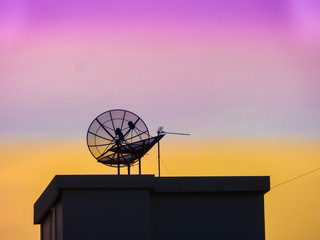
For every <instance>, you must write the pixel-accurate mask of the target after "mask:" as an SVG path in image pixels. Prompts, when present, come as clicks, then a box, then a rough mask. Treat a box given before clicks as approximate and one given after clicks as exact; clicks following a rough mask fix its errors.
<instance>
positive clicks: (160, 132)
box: [157, 127, 190, 177]
mask: <svg viewBox="0 0 320 240" xmlns="http://www.w3.org/2000/svg"><path fill="white" fill-rule="evenodd" d="M157 134H158V136H160V135H161V134H172V135H183V136H190V134H189V133H176V132H166V131H163V127H159V128H158V131H157ZM158 171H159V177H160V141H159V142H158Z"/></svg>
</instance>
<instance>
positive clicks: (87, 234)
mask: <svg viewBox="0 0 320 240" xmlns="http://www.w3.org/2000/svg"><path fill="white" fill-rule="evenodd" d="M62 202H63V222H64V226H63V227H64V228H63V239H77V240H82V239H83V240H88V239H101V240H102V239H103V240H105V239H108V238H109V237H110V239H141V240H147V239H150V233H149V229H150V222H149V209H150V206H149V204H150V199H149V191H147V190H140V189H138V190H131V189H118V190H114V189H108V190H99V189H98V190H97V189H96V190H94V189H83V190H75V189H70V190H69V189H67V190H64V191H63V196H62Z"/></svg>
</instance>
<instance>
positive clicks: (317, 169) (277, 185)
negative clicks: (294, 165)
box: [271, 168, 320, 188]
mask: <svg viewBox="0 0 320 240" xmlns="http://www.w3.org/2000/svg"><path fill="white" fill-rule="evenodd" d="M319 170H320V168H316V169H314V170H312V171H310V172H306V173H304V174H301V175H299V176H297V177H294V178H291V179H289V180H287V181H284V182H282V183H279V184H276V185H274V186H272V187H271V188H275V187H279V186H281V185H283V184H286V183H288V182H291V181H293V180H296V179H298V178H301V177H304V176H306V175H308V174H310V173H313V172H316V171H319Z"/></svg>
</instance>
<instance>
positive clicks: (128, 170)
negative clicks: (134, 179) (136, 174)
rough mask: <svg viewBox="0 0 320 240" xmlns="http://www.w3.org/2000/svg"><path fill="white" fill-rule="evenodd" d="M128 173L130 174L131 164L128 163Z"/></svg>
mask: <svg viewBox="0 0 320 240" xmlns="http://www.w3.org/2000/svg"><path fill="white" fill-rule="evenodd" d="M128 175H130V165H129V164H128Z"/></svg>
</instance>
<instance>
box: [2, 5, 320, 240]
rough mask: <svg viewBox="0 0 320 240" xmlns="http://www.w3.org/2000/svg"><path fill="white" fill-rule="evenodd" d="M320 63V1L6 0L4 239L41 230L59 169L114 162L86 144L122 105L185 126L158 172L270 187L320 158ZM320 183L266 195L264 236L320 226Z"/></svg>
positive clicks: (153, 120)
mask: <svg viewBox="0 0 320 240" xmlns="http://www.w3.org/2000/svg"><path fill="white" fill-rule="evenodd" d="M319 66H320V1H319V0H291V1H290V0H278V1H276V0H260V1H253V0H241V1H236V0H225V1H222V0H211V1H205V0H184V1H182V0H170V1H169V0H161V1H160V0H155V1H147V0H139V1H129V0H117V1H116V0H109V1H102V0H91V1H89V0H87V1H84V0H82V1H81V0H80V1H79V0H77V1H76V0H69V1H62V0H54V1H53V0H51V1H40V0H29V1H28V0H0V114H1V120H0V157H1V160H0V184H1V188H0V189H1V190H0V194H1V196H4V197H2V198H1V200H0V204H1V205H0V210H1V212H4V213H5V214H2V217H0V238H1V239H22V238H23V239H39V238H40V237H39V227H38V226H33V225H32V210H33V209H32V204H33V203H34V202H35V201H36V199H37V198H38V196H39V195H40V194H41V192H42V191H43V190H44V188H45V187H46V186H47V185H48V183H49V181H50V180H51V179H52V177H53V176H54V175H55V174H97V173H100V174H101V173H113V174H115V173H116V171H115V170H114V169H108V168H106V167H104V166H103V165H100V164H97V163H96V162H95V160H94V159H93V158H92V156H91V155H90V153H89V151H88V150H87V147H86V142H85V136H86V131H87V128H88V126H89V124H90V123H91V121H92V120H93V119H94V118H95V117H96V116H97V115H99V114H100V113H102V112H104V111H107V110H110V109H114V108H124V109H127V110H129V111H132V112H134V113H136V114H138V115H139V116H140V117H141V118H142V119H143V120H144V121H145V122H146V124H147V126H148V128H149V131H150V132H151V134H153V135H155V133H156V130H157V128H158V127H159V126H164V127H165V130H167V131H178V132H188V133H190V134H191V136H190V137H173V136H170V137H169V136H168V137H166V138H165V139H163V144H162V151H163V161H164V165H163V174H164V175H168V176H193V175H197V176H205V175H208V176H215V175H270V176H271V185H272V186H273V185H277V184H279V183H281V182H284V181H286V180H288V179H290V178H294V177H296V176H298V175H300V174H303V173H305V172H308V171H311V170H313V169H316V168H319V167H320V162H319V160H320V150H319V149H320V141H319V140H320V139H319V137H320V124H319V122H320V97H319V96H320V68H319ZM155 154H156V153H155V152H154V151H151V152H150V154H149V155H148V156H146V157H145V158H146V160H145V162H146V163H145V172H146V173H150V174H155V173H156V164H155V161H156V160H155V159H156V155H155ZM319 181H320V176H319V172H315V173H312V174H310V175H308V176H306V177H304V178H301V179H297V180H295V181H292V182H290V183H288V184H285V185H282V186H279V187H277V188H275V189H274V190H271V191H270V192H269V193H268V194H267V195H266V198H265V199H266V236H267V240H282V239H302V238H305V239H319V238H320V231H319V229H318V227H317V223H318V220H317V219H316V217H315V216H319V215H320V207H319V206H318V202H319V201H320V192H319V190H318V189H319V187H318V183H319ZM21 199H25V201H23V202H21ZM12 209H15V210H12ZM17 219H18V221H17ZM307 223H308V224H307ZM16 229H21V231H19V232H17V231H16ZM19 234H20V235H19ZM22 236H23V237H22Z"/></svg>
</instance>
